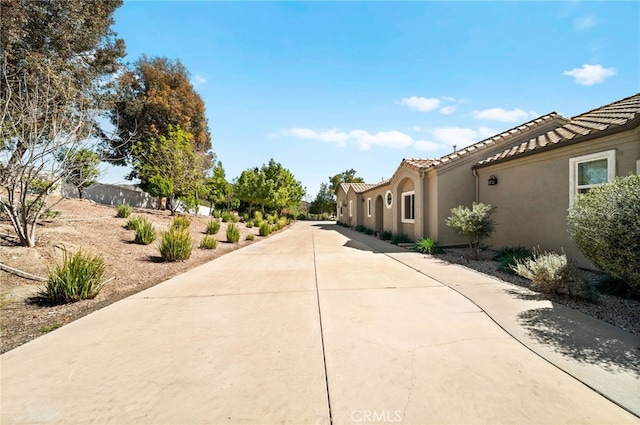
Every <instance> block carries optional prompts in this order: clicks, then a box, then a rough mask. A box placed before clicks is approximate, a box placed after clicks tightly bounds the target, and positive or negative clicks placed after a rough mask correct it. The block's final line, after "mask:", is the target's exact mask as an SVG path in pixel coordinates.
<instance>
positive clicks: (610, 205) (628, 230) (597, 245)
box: [568, 175, 640, 293]
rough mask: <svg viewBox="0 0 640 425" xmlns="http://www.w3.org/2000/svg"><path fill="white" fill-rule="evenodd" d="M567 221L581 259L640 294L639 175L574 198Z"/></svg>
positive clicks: (616, 181)
mask: <svg viewBox="0 0 640 425" xmlns="http://www.w3.org/2000/svg"><path fill="white" fill-rule="evenodd" d="M568 221H569V233H570V234H571V238H572V239H573V241H574V242H575V243H576V245H577V246H578V248H579V249H580V251H581V252H582V253H583V254H584V255H585V257H587V258H588V259H589V260H591V261H592V262H593V264H594V265H596V266H597V267H598V268H600V269H602V270H604V271H605V272H606V273H607V274H609V275H611V276H612V277H614V278H617V279H622V280H624V281H626V282H627V283H628V284H629V285H630V286H631V287H632V288H634V290H635V291H636V292H637V293H640V175H630V176H627V177H622V178H620V177H618V178H616V179H615V180H614V181H612V182H610V183H605V184H602V185H599V186H595V187H592V188H591V189H590V190H589V191H588V192H587V193H584V194H580V195H578V196H577V197H576V199H575V203H574V204H573V206H572V207H571V208H570V209H569V216H568Z"/></svg>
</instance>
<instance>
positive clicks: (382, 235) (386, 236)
mask: <svg viewBox="0 0 640 425" xmlns="http://www.w3.org/2000/svg"><path fill="white" fill-rule="evenodd" d="M378 237H379V238H380V239H381V240H383V241H390V240H391V238H392V237H393V233H391V232H390V231H388V230H383V231H382V232H380V234H379V235H378Z"/></svg>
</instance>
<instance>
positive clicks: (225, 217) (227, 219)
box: [221, 211, 232, 223]
mask: <svg viewBox="0 0 640 425" xmlns="http://www.w3.org/2000/svg"><path fill="white" fill-rule="evenodd" d="M221 217H222V222H223V223H229V222H230V221H231V220H232V219H231V213H230V212H229V211H223V212H222V215H221Z"/></svg>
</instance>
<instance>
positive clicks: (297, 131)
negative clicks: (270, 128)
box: [280, 128, 349, 146]
mask: <svg viewBox="0 0 640 425" xmlns="http://www.w3.org/2000/svg"><path fill="white" fill-rule="evenodd" d="M280 133H281V134H291V135H293V136H296V137H298V138H300V139H307V140H320V141H322V142H327V143H337V144H338V145H339V146H344V144H345V143H346V141H347V140H348V139H349V136H348V135H347V134H346V133H344V132H341V131H338V130H337V129H335V128H332V129H329V130H325V131H322V132H317V131H315V130H311V129H309V128H289V129H283V130H280Z"/></svg>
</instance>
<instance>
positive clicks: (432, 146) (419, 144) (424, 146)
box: [415, 140, 446, 152]
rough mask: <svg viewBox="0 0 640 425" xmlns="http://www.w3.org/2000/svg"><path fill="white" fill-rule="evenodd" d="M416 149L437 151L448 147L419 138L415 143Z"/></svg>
mask: <svg viewBox="0 0 640 425" xmlns="http://www.w3.org/2000/svg"><path fill="white" fill-rule="evenodd" d="M415 146H416V149H417V150H419V151H426V152H435V151H439V150H442V149H446V146H445V145H442V144H440V143H436V142H432V141H430V140H417V141H416V143H415Z"/></svg>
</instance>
